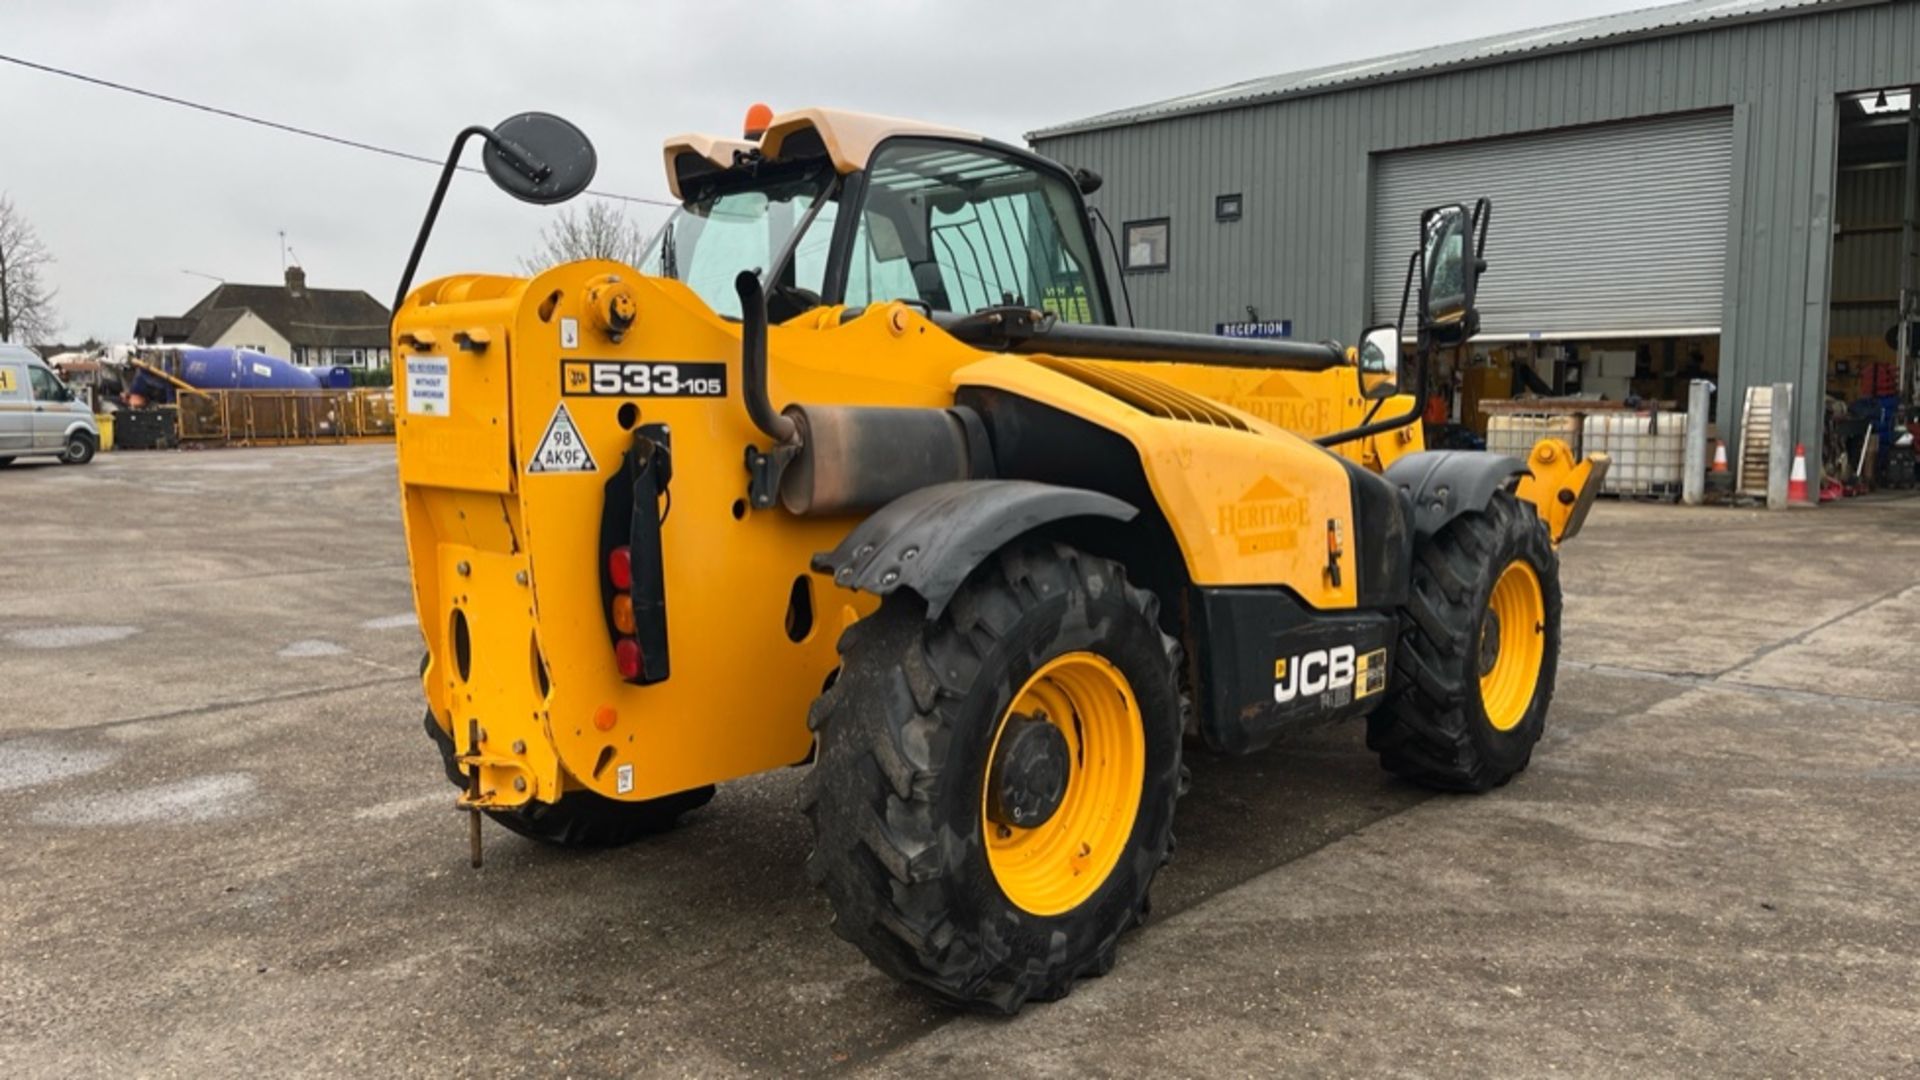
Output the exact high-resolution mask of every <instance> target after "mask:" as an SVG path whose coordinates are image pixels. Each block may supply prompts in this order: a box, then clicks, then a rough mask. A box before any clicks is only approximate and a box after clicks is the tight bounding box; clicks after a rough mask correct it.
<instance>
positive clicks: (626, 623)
mask: <svg viewBox="0 0 1920 1080" xmlns="http://www.w3.org/2000/svg"><path fill="white" fill-rule="evenodd" d="M607 578H608V579H609V580H611V581H612V582H613V600H612V611H611V614H612V616H613V626H614V629H615V630H617V631H619V633H620V636H619V637H617V638H615V639H614V641H613V659H614V663H616V664H618V665H619V667H620V677H621V678H623V679H637V678H639V677H640V672H641V670H642V668H643V667H644V657H643V656H642V655H641V652H640V642H639V641H637V640H635V639H634V637H633V634H634V629H635V628H634V621H633V593H632V590H633V549H632V548H629V547H625V546H622V547H617V548H614V549H613V550H612V551H611V552H609V553H608V555H607Z"/></svg>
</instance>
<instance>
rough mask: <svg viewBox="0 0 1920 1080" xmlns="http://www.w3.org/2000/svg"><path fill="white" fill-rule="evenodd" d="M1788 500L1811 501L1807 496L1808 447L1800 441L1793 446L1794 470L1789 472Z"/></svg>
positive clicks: (1795, 501)
mask: <svg viewBox="0 0 1920 1080" xmlns="http://www.w3.org/2000/svg"><path fill="white" fill-rule="evenodd" d="M1787 501H1788V502H1790V503H1804V502H1810V501H1811V500H1809V499H1808V498H1807V448H1806V446H1804V445H1803V444H1800V443H1795V444H1794V446H1793V471H1792V472H1790V473H1788V474H1787Z"/></svg>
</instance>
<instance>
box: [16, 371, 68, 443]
mask: <svg viewBox="0 0 1920 1080" xmlns="http://www.w3.org/2000/svg"><path fill="white" fill-rule="evenodd" d="M27 389H28V390H29V391H30V392H31V394H32V396H33V414H32V415H33V448H34V449H35V450H59V449H61V448H62V447H64V446H66V445H67V425H68V424H70V423H72V422H73V410H72V409H70V408H68V407H67V403H68V402H70V401H72V400H73V393H72V391H70V390H68V389H67V387H66V384H64V383H62V382H61V381H60V379H59V377H58V376H56V375H55V374H54V373H53V371H52V370H51V369H49V368H43V367H41V366H40V365H38V364H28V365H27Z"/></svg>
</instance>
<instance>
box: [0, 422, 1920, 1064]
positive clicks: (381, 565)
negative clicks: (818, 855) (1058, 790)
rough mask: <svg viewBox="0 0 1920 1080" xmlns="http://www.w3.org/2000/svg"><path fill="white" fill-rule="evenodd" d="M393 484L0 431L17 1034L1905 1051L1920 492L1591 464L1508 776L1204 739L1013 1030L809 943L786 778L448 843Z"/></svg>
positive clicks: (819, 908)
mask: <svg viewBox="0 0 1920 1080" xmlns="http://www.w3.org/2000/svg"><path fill="white" fill-rule="evenodd" d="M397 501H398V500H397V497H396V487H395V482H394V478H393V470H392V451H391V448H390V447H381V446H355V447H336V448H308V449H279V450H253V451H219V452H203V453H167V454H109V455H103V456H102V457H101V458H100V459H98V460H97V461H96V462H95V463H94V464H93V465H90V466H86V467H84V468H68V467H60V466H46V467H35V466H29V465H27V464H26V463H21V464H20V465H16V466H15V467H14V468H12V469H8V470H5V471H3V472H0V837H4V840H0V942H4V946H3V947H0V1061H4V1062H6V1063H8V1065H9V1067H10V1069H11V1071H14V1072H16V1073H20V1074H23V1075H32V1076H74V1075H99V1074H104V1073H135V1074H147V1075H191V1076H224V1075H252V1074H261V1073H266V1074H272V1075H339V1074H343V1073H344V1074H379V1075H413V1074H431V1075H448V1074H458V1075H465V1074H488V1075H514V1074H526V1075H575V1076H597V1075H621V1074H633V1073H643V1074H658V1075H700V1076H710V1075H725V1074H738V1073H770V1072H777V1073H782V1074H794V1075H804V1074H821V1073H871V1074H876V1075H888V1074H899V1073H915V1074H934V1075H970V1074H978V1073H981V1072H984V1071H988V1070H993V1071H995V1072H1001V1073H1006V1074H1009V1075H1045V1074H1054V1075H1076V1076H1077V1075H1147V1074H1157V1075H1208V1076H1215V1075H1241V1074H1262V1073H1290V1074H1291V1073H1306V1074H1319V1073H1338V1074H1356V1075H1364V1074H1376V1075H1377V1074H1387V1075H1450V1074H1459V1073H1485V1074H1501V1075H1543V1074H1547V1073H1553V1072H1563V1073H1572V1074H1576V1075H1592V1074H1613V1075H1648V1074H1663V1073H1664V1074H1689V1075H1698V1074H1725V1075H1756V1074H1770V1075H1821V1074H1825V1075H1848V1076H1860V1075H1916V1074H1920V990H1917V989H1916V976H1920V926H1917V925H1916V921H1917V920H1916V897H1920V868H1917V867H1916V864H1915V861H1914V860H1913V858H1912V852H1913V850H1914V847H1915V839H1916V834H1917V833H1920V829H1916V826H1915V825H1914V822H1915V820H1916V811H1920V749H1916V748H1917V747H1920V676H1916V675H1915V674H1914V664H1913V661H1912V657H1913V655H1914V652H1913V650H1912V649H1911V648H1910V647H1909V644H1908V642H1909V640H1910V638H1911V628H1912V626H1913V624H1914V620H1915V616H1916V614H1920V570H1916V569H1915V567H1916V566H1917V565H1920V558H1916V557H1917V556H1920V534H1917V533H1916V529H1915V526H1916V524H1920V502H1913V501H1906V500H1869V501H1862V502H1858V503H1854V504H1850V505H1847V506H1844V507H1841V508H1838V509H1830V510H1825V511H1820V512H1795V513H1788V514H1766V513H1763V512H1749V511H1735V510H1686V509H1681V508H1675V507H1666V506H1650V505H1640V504H1633V503H1612V502H1607V503H1602V504H1601V505H1600V506H1599V507H1598V509H1597V510H1596V511H1595V516H1594V520H1593V522H1592V523H1591V524H1590V525H1589V528H1588V531H1587V533H1586V534H1585V535H1583V536H1582V537H1581V538H1580V539H1579V540H1578V541H1576V542H1575V543H1573V544H1571V545H1569V546H1568V548H1567V549H1566V550H1565V552H1564V559H1565V571H1564V578H1565V583H1566V593H1567V625H1566V635H1565V639H1566V644H1565V652H1564V663H1563V665H1562V668H1561V672H1560V684H1559V694H1558V697H1557V698H1556V701H1555V705H1554V712H1553V717H1552V721H1551V727H1550V730H1549V734H1548V736H1547V738H1546V739H1545V740H1544V741H1543V742H1542V744H1541V746H1540V748H1539V750H1538V752H1537V753H1536V755H1535V759H1534V765H1533V767H1532V768H1531V769H1530V770H1529V771H1528V772H1527V773H1525V774H1524V775H1523V776H1522V777H1520V778H1519V779H1518V780H1516V781H1515V782H1514V783H1513V784H1511V785H1509V786H1508V787H1506V788H1504V789H1502V790H1500V791H1498V792H1495V793H1493V794H1491V795H1488V796H1485V797H1481V798H1457V797H1434V796H1431V795H1428V794H1427V793H1425V792H1422V791H1419V790H1416V789H1414V788H1411V787H1409V786H1407V785H1404V784H1401V783H1398V782H1397V781H1394V780H1393V779H1391V778H1390V777H1388V776H1386V775H1385V774H1384V773H1382V772H1381V771H1380V770H1379V769H1378V767H1377V765H1376V764H1375V763H1374V760H1373V758H1372V756H1371V755H1370V754H1369V753H1368V752H1367V751H1366V749H1365V746H1364V743H1363V740H1362V737H1361V732H1360V730H1359V728H1358V727H1357V726H1342V727H1335V728H1329V729H1325V730H1322V731H1318V732H1314V733H1311V734H1309V735H1306V736H1302V737H1300V738H1298V739H1295V740H1293V741H1291V742H1290V743H1288V744H1286V745H1284V746H1281V747H1278V748H1275V749H1274V750H1271V751H1269V752H1267V753H1264V754H1261V755H1257V756H1255V757H1251V758H1245V759H1237V760H1226V759H1218V758H1211V757H1206V756H1201V755H1193V756H1192V758H1191V760H1192V765H1193V774H1194V776H1193V790H1192V793H1191V794H1190V795H1189V796H1188V797H1187V798H1186V799H1184V800H1183V801H1182V803H1181V807H1180V817H1179V822H1178V833H1179V836H1180V848H1179V855H1178V858H1177V859H1176V861H1175V862H1174V863H1173V865H1172V866H1170V867H1169V868H1168V869H1167V870H1166V871H1165V872H1164V873H1163V874H1162V876H1161V878H1160V880H1159V883H1158V884H1157V886H1156V889H1155V918H1154V919H1153V921H1151V922H1150V923H1149V924H1148V926H1147V927H1146V928H1145V929H1143V930H1141V931H1139V932H1137V933H1135V934H1133V935H1131V936H1130V937H1129V938H1128V939H1127V940H1126V941H1125V942H1124V943H1123V947H1122V951H1121V956H1120V963H1119V965H1118V967H1117V968H1116V969H1115V970H1114V972H1113V973H1112V974H1110V975H1108V976H1107V977H1106V978H1104V979H1100V980H1097V981H1092V982H1088V983H1084V984H1082V986H1081V987H1080V988H1079V990H1078V991H1076V993H1075V994H1074V995H1073V996H1072V997H1070V998H1069V999H1067V1000H1066V1001H1064V1002H1060V1003H1057V1004H1053V1005H1041V1006H1034V1007H1030V1008H1029V1009H1027V1010H1026V1011H1025V1012H1024V1013H1023V1014H1022V1015H1021V1016H1020V1017H1018V1018H1017V1019H1015V1020H1012V1021H1010V1022H1009V1021H1001V1020H989V1019H984V1018H978V1017H971V1016H964V1017H963V1016H955V1015H953V1014H951V1013H949V1012H947V1011H945V1010H942V1009H940V1008H938V1007H936V1006H933V1005H930V1004H928V1003H927V1002H926V1001H925V1000H923V999H922V998H920V997H919V996H917V995H916V994H915V993H914V992H912V991H910V990H907V989H905V988H902V987H899V986H896V985H895V984H893V983H892V982H890V981H889V980H887V979H886V978H885V977H883V976H881V975H879V974H878V973H877V972H875V971H874V970H873V969H871V968H870V967H869V966H868V965H867V964H866V962H865V961H864V959H862V958H861V957H860V956H859V955H858V954H857V953H856V952H855V951H854V950H852V948H851V947H849V946H846V945H844V944H843V943H841V942H840V941H839V940H838V939H837V938H835V937H833V936H832V934H831V933H830V932H829V931H828V930H827V928H826V920H827V910H826V907H825V904H824V902H823V901H822V900H821V899H820V898H819V897H818V896H817V895H816V894H815V893H814V892H813V890H812V889H811V888H809V887H808V885H807V883H806V880H805V876H804V874H803V872H802V866H801V863H802V859H803V858H804V855H805V851H806V847H807V836H806V829H805V824H804V821H803V820H802V818H801V817H800V815H799V813H798V810H797V800H798V779H799V776H798V773H797V772H789V773H779V774H771V775H767V776H763V777H759V778H755V779H752V780H748V781H743V782H739V783H735V784H730V785H727V786H724V787H723V788H722V789H721V792H720V795H719V797H718V798H717V799H716V800H715V801H714V803H713V804H712V805H711V806H710V807H708V808H707V809H705V810H703V811H701V812H700V813H698V814H697V815H695V816H694V817H693V818H691V819H689V821H688V823H687V824H686V826H685V827H684V828H682V829H680V830H678V831H677V832H674V833H672V834H670V835H667V836H664V837H660V838H657V839H655V840H652V841H649V842H647V843H644V844H641V845H637V846H635V847H631V848H628V849H624V850H620V851H615V852H606V853H599V854H591V855H579V854H571V853H565V852H557V851H551V850H547V849H544V848H540V847H537V846H534V845H532V844H529V843H527V842H524V841H521V840H519V839H518V838H516V837H513V836H511V835H509V834H507V833H505V832H503V831H501V830H499V829H496V828H492V827H491V826H490V827H489V829H488V834H487V835H488V862H487V866H486V868H485V869H484V870H481V871H478V872H475V871H473V870H470V869H468V867H467V865H466V847H465V821H464V819H463V818H462V817H461V816H459V815H458V814H455V813H453V812H451V811H450V809H449V807H450V805H451V797H452V793H451V789H450V788H448V787H447V786H446V782H445V779H444V778H443V777H442V776H441V775H440V771H439V767H438V763H437V761H436V759H435V755H434V751H433V750H432V749H431V747H430V746H429V745H428V744H427V742H426V740H425V738H424V737H423V736H422V734H421V732H420V728H419V719H418V718H419V714H420V704H419V691H418V688H417V684H416V680H415V678H414V674H413V672H414V668H415V665H416V664H417V661H418V657H419V652H420V643H419V637H418V633H417V631H416V630H415V629H414V627H413V623H412V621H411V619H410V618H409V617H408V613H409V611H410V606H411V601H410V597H409V593H408V587H407V574H406V567H405V558H404V551H403V549H402V546H401V541H400V533H399V524H398V513H397V509H398V508H397Z"/></svg>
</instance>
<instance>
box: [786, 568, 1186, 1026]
mask: <svg viewBox="0 0 1920 1080" xmlns="http://www.w3.org/2000/svg"><path fill="white" fill-rule="evenodd" d="M1157 615H1158V604H1157V601H1156V600H1155V598H1154V596H1153V595H1152V594H1151V593H1148V592H1146V591H1144V590H1141V589H1138V588H1135V587H1133V586H1132V585H1130V584H1128V583H1127V580H1126V574H1125V571H1124V570H1122V569H1121V567H1120V566H1119V565H1117V564H1115V563H1112V562H1109V561H1107V560H1104V559H1098V558H1094V557H1092V556H1089V555H1086V554H1084V553H1081V552H1079V551H1076V550H1074V549H1072V548H1068V547H1065V546H1061V545H1057V544H1044V543H1033V544H1026V545H1021V546H1017V547H1013V548H1010V549H1009V550H1006V551H1003V552H1002V553H1001V554H999V555H997V556H995V557H994V558H993V559H991V560H989V561H988V562H987V563H986V564H985V565H984V566H982V567H981V568H980V569H978V570H976V571H975V572H974V574H973V576H972V577H971V578H970V579H969V580H968V581H967V583H966V585H964V586H963V587H962V588H961V590H960V592H959V593H958V594H956V595H955V596H954V598H953V601H952V603H951V604H950V605H949V606H948V607H947V609H946V610H945V611H944V612H943V613H942V614H941V615H940V616H939V617H938V618H935V619H932V620H929V619H928V618H927V616H926V608H925V605H924V604H923V603H922V602H921V601H920V600H919V598H917V597H914V596H911V595H908V594H902V593H897V594H894V595H892V596H889V597H888V598H887V599H886V600H885V601H884V602H883V603H882V604H881V607H880V610H879V612H877V613H876V614H874V615H873V616H871V617H870V618H868V619H865V620H862V621H861V622H859V623H856V624H855V625H854V626H853V627H851V628H850V629H849V630H848V631H847V633H846V634H845V636H843V637H842V639H841V642H840V652H841V673H840V677H839V678H838V680H836V681H835V682H834V684H833V686H832V687H831V688H830V689H829V690H828V691H827V692H826V693H825V694H824V695H822V696H821V698H820V699H819V701H818V702H816V703H815V705H814V708H813V711H812V715H811V722H812V725H813V727H814V730H815V732H816V735H817V738H818V740H819V757H818V760H817V762H816V763H815V765H814V767H813V772H812V774H811V776H810V777H809V781H808V792H807V807H806V809H807V815H808V817H809V818H810V819H811V820H812V823H813V832H814V851H813V854H812V856H811V857H810V858H809V859H808V860H807V869H808V874H809V876H810V877H812V878H813V880H814V882H815V883H816V884H818V885H819V886H820V887H821V888H822V889H823V890H824V891H825V892H826V894H827V897H828V899H829V901H830V902H831V903H832V906H833V911H834V929H835V932H837V933H838V934H839V935H840V936H841V937H843V938H845V939H846V940H848V941H850V942H852V943H853V944H855V945H857V946H858V947H859V948H860V950H861V951H862V952H864V953H865V954H866V955H867V957H868V958H869V959H870V960H872V961H873V962H874V964H875V965H876V966H878V967H879V968H880V969H881V970H883V971H886V972H887V973H888V974H890V975H893V976H894V977H896V978H899V979H902V980H905V981H908V982H912V983H916V984H918V985H920V986H924V987H926V988H928V989H929V990H931V991H933V993H934V994H935V995H937V996H938V997H940V998H942V999H944V1000H947V1001H949V1002H952V1003H956V1004H961V1005H966V1006H971V1007H979V1008H985V1009H989V1010H993V1011H998V1012H1004V1013H1012V1012H1016V1011H1018V1010H1019V1008H1020V1006H1021V1005H1022V1004H1024V1003H1025V1002H1026V1001H1028V1000H1029V999H1033V998H1039V999H1042V1000H1051V999H1054V998H1058V997H1061V996H1063V995H1065V994H1066V993H1067V992H1068V991H1070V990H1071V989H1072V987H1073V983H1074V980H1075V979H1077V978H1079V977H1080V976H1083V975H1099V974H1104V973H1105V972H1106V971H1107V970H1108V969H1109V968H1110V967H1112V965H1113V959H1114V949H1115V943H1116V941H1117V939H1118V938H1119V936H1120V934H1121V933H1122V932H1123V931H1125V930H1126V929H1128V928H1129V927H1132V926H1134V925H1136V924H1137V923H1138V922H1139V921H1140V920H1141V919H1142V918H1143V917H1144V915H1145V912H1146V906H1147V893H1148V888H1149V886H1150V885H1151V884H1152V882H1153V876H1154V874H1155V873H1156V872H1157V871H1158V870H1159V869H1160V866H1161V865H1162V864H1163V863H1164V862H1165V861H1166V859H1167V855H1168V853H1169V851H1170V850H1171V848H1172V842H1173V805H1174V799H1175V797H1176V795H1177V793H1178V786H1179V774H1180V733H1181V724H1182V717H1181V704H1180V702H1181V698H1180V691H1179V686H1178V679H1177V676H1178V668H1179V649H1178V646H1177V645H1176V644H1175V643H1174V641H1173V639H1171V638H1169V637H1167V636H1166V635H1165V634H1162V633H1161V632H1160V627H1159V624H1158V621H1157Z"/></svg>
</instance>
